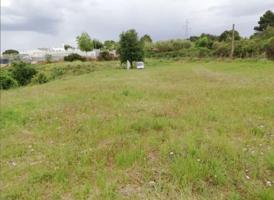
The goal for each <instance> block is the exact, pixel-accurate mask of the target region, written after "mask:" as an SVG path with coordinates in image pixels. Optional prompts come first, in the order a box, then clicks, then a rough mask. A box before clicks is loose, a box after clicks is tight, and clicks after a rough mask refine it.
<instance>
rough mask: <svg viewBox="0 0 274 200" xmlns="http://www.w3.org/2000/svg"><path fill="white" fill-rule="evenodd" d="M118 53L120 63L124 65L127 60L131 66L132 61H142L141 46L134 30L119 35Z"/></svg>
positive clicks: (142, 51) (142, 52)
mask: <svg viewBox="0 0 274 200" xmlns="http://www.w3.org/2000/svg"><path fill="white" fill-rule="evenodd" d="M118 53H119V54H120V61H121V63H126V62H127V60H128V61H129V62H130V64H131V65H132V63H133V62H134V61H143V60H144V49H143V45H142V43H141V42H140V40H139V39H138V34H137V32H136V31H135V30H128V31H127V32H123V33H122V34H121V35H120V41H119V49H118Z"/></svg>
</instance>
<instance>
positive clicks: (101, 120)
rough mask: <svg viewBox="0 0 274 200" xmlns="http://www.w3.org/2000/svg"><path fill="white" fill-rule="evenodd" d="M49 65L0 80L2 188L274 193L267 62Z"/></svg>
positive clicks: (77, 195)
mask: <svg viewBox="0 0 274 200" xmlns="http://www.w3.org/2000/svg"><path fill="white" fill-rule="evenodd" d="M56 66H57V68H56ZM54 67H55V68H56V69H58V67H59V68H62V67H63V68H64V69H67V70H65V72H66V73H63V72H62V76H60V78H59V79H56V80H53V81H50V82H48V83H46V84H43V85H32V86H27V87H21V88H16V89H11V90H8V91H1V122H0V130H1V134H0V140H1V154H0V156H1V180H0V188H1V191H0V195H1V199H3V200H4V199H5V200H9V199H20V200H21V199H23V200H32V199H42V200H43V199H44V200H49V199H56V200H57V199H66V200H69V199H119V200H120V199H133V200H134V199H184V200H206V199H208V200H220V199H227V200H240V199H242V200H245V199H262V200H271V199H274V62H271V61H265V60H259V61H248V60H245V61H244V60H235V61H211V60H209V61H168V60H148V61H147V63H146V68H145V69H144V70H141V71H138V70H124V69H121V68H120V65H119V63H118V62H116V61H111V62H93V63H92V64H90V63H89V62H86V63H81V62H75V63H72V64H67V63H61V64H48V65H43V66H39V67H38V68H39V70H42V71H44V72H45V73H46V74H47V73H49V71H50V70H52V68H54ZM57 72H58V71H57ZM57 72H56V73H57ZM57 74H58V73H57Z"/></svg>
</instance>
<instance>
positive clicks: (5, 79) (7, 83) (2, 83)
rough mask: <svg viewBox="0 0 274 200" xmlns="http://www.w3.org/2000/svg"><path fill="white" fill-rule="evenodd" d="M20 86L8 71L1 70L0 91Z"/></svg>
mask: <svg viewBox="0 0 274 200" xmlns="http://www.w3.org/2000/svg"><path fill="white" fill-rule="evenodd" d="M16 86H18V83H17V81H16V80H15V79H14V78H12V77H11V75H10V74H9V73H8V72H7V71H6V70H0V89H4V90H7V89H10V88H13V87H16Z"/></svg>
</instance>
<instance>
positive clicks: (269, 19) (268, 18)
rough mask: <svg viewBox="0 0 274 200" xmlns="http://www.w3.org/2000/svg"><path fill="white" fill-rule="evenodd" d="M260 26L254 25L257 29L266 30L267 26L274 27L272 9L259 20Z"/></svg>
mask: <svg viewBox="0 0 274 200" xmlns="http://www.w3.org/2000/svg"><path fill="white" fill-rule="evenodd" d="M258 24H259V26H256V27H254V30H255V31H259V32H261V31H265V30H266V29H267V27H269V26H271V27H274V13H273V12H272V11H271V10H268V11H267V12H266V13H265V14H264V15H263V16H262V17H261V18H260V21H259V22H258Z"/></svg>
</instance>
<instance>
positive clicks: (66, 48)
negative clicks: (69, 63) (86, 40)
mask: <svg viewBox="0 0 274 200" xmlns="http://www.w3.org/2000/svg"><path fill="white" fill-rule="evenodd" d="M72 48H73V47H72V46H70V45H69V44H65V45H64V49H65V50H66V51H67V50H68V49H72Z"/></svg>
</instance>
